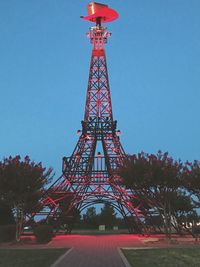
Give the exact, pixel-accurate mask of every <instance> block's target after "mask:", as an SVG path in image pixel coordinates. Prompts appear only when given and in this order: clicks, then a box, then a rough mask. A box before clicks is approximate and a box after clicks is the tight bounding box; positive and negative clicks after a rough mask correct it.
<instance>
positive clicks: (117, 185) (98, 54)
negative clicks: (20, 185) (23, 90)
mask: <svg viewBox="0 0 200 267" xmlns="http://www.w3.org/2000/svg"><path fill="white" fill-rule="evenodd" d="M82 18H83V19H85V20H89V21H91V22H93V23H95V26H93V27H91V28H90V31H89V33H88V37H89V39H90V42H91V44H92V45H93V48H92V56H91V63H90V71H89V80H88V88H87V97H86V105H85V115H84V120H83V121H82V129H81V130H78V132H77V133H78V135H79V139H78V142H77V144H76V146H75V149H74V151H73V153H72V155H71V156H70V157H64V158H63V167H62V176H61V177H59V178H58V179H57V180H56V181H55V182H54V183H53V184H52V185H51V186H50V188H49V189H48V190H47V191H46V192H45V194H44V196H43V199H42V200H41V203H40V208H41V207H43V211H42V213H41V212H40V213H41V214H43V215H47V219H50V218H59V216H61V214H63V212H64V213H65V215H66V216H67V217H68V218H71V217H72V216H73V210H75V209H76V210H79V211H82V210H83V209H85V208H87V207H89V206H91V205H94V204H97V203H108V204H110V205H112V206H113V207H114V208H115V209H116V210H117V211H118V212H119V213H120V214H121V215H122V216H123V218H124V219H125V221H126V222H127V225H128V228H129V230H130V231H137V232H141V231H142V225H143V212H144V211H145V209H144V208H143V205H142V203H141V202H140V201H139V200H138V199H137V197H136V196H135V194H134V191H133V190H128V189H126V188H125V186H124V185H123V182H122V179H121V178H120V176H119V175H118V172H117V170H118V168H119V167H120V166H121V164H123V160H124V158H126V157H127V155H126V154H125V152H124V149H123V147H122V145H121V143H120V131H119V130H117V121H116V120H114V119H113V113H112V104H111V95H110V86H109V80H108V71H107V64H106V54H105V47H104V45H105V44H106V43H107V40H108V37H109V36H110V33H109V32H108V31H107V28H105V27H103V26H102V23H106V22H110V21H113V20H115V19H117V18H118V13H117V12H116V11H115V10H113V9H111V8H109V7H108V6H107V5H103V4H98V3H90V4H89V5H88V16H85V17H82ZM35 214H36V213H35Z"/></svg>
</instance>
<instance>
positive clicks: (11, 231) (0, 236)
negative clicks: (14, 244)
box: [0, 225, 16, 242]
mask: <svg viewBox="0 0 200 267" xmlns="http://www.w3.org/2000/svg"><path fill="white" fill-rule="evenodd" d="M15 232H16V226H15V225H1V226H0V242H10V241H13V240H14V239H15Z"/></svg>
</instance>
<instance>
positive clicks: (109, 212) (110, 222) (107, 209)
mask: <svg viewBox="0 0 200 267" xmlns="http://www.w3.org/2000/svg"><path fill="white" fill-rule="evenodd" d="M99 217H100V218H99V221H100V223H101V224H105V225H106V226H107V227H108V228H112V227H113V226H114V225H115V224H116V222H117V220H116V213H115V210H114V208H113V207H112V206H110V205H109V203H105V204H104V207H103V208H101V213H100V215H99Z"/></svg>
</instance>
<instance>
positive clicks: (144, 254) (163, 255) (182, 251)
mask: <svg viewBox="0 0 200 267" xmlns="http://www.w3.org/2000/svg"><path fill="white" fill-rule="evenodd" d="M122 251H123V253H124V255H125V256H126V258H127V259H128V261H129V263H130V264H131V265H132V266H135V267H147V266H148V267H155V266H159V267H198V266H200V248H197V247H195V248H194V247H193V248H162V249H130V250H129V249H123V250H122Z"/></svg>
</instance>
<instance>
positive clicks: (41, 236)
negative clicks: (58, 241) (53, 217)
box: [34, 225, 53, 243]
mask: <svg viewBox="0 0 200 267" xmlns="http://www.w3.org/2000/svg"><path fill="white" fill-rule="evenodd" d="M34 235H35V237H36V241H37V242H38V243H48V242H49V241H51V239H52V237H53V227H52V226H50V225H39V226H37V227H36V228H35V229H34Z"/></svg>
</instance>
